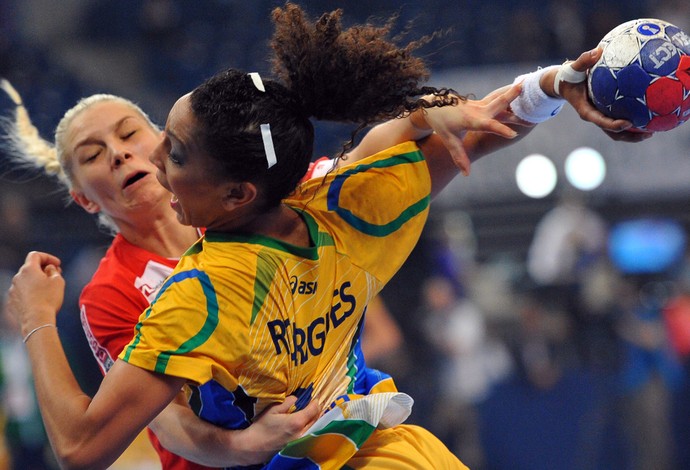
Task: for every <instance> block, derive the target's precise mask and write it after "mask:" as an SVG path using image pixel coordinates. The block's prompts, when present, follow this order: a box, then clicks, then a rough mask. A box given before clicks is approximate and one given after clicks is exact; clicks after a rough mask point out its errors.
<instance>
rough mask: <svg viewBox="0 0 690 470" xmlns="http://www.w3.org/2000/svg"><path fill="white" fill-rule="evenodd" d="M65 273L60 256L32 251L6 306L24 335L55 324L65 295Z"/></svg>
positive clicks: (8, 297)
mask: <svg viewBox="0 0 690 470" xmlns="http://www.w3.org/2000/svg"><path fill="white" fill-rule="evenodd" d="M61 273H62V270H61V268H60V260H59V259H58V258H57V257H55V256H53V255H49V254H47V253H40V252H38V251H32V252H31V253H29V254H28V255H27V257H26V261H25V262H24V265H23V266H22V267H21V268H20V269H19V271H18V272H17V274H15V276H14V278H13V279H12V285H11V286H10V288H9V290H8V293H7V299H6V305H5V307H6V311H7V313H8V315H10V317H12V318H14V319H15V321H16V322H17V324H18V325H19V327H20V329H21V333H22V336H25V335H26V334H27V333H28V332H29V331H31V330H32V329H34V328H36V327H37V326H40V325H45V324H47V323H52V324H55V317H56V315H57V312H58V310H60V307H61V306H62V301H63V299H64V293H65V280H64V279H63V278H62V274H61Z"/></svg>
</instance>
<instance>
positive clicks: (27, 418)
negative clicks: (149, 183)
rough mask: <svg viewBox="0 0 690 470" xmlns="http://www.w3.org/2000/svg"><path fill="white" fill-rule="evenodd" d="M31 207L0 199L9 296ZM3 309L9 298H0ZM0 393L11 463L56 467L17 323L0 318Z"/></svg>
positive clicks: (10, 197)
mask: <svg viewBox="0 0 690 470" xmlns="http://www.w3.org/2000/svg"><path fill="white" fill-rule="evenodd" d="M29 211H30V206H29V202H28V201H27V200H26V198H25V197H24V196H23V195H22V194H21V193H20V192H15V191H8V190H6V191H4V194H3V195H2V198H1V199H0V220H2V221H3V223H2V224H0V260H1V261H0V293H1V295H2V297H3V298H4V294H5V292H7V289H8V288H9V286H10V284H11V282H12V276H13V275H14V273H15V272H16V271H17V270H18V269H19V267H20V266H21V264H22V262H23V261H24V257H25V256H26V253H27V251H28V246H29V243H30V239H29V234H30V233H31V231H30V229H29ZM0 302H1V303H0V305H4V300H3V299H0ZM0 371H1V373H0V377H1V378H2V380H1V381H0V394H1V395H2V408H3V410H2V411H3V414H4V416H5V428H4V435H5V440H6V442H7V449H8V452H9V459H10V465H11V467H10V468H12V469H15V470H45V469H48V468H55V461H54V458H53V454H52V451H51V449H50V445H49V443H48V439H47V436H46V434H45V430H44V428H43V421H42V420H41V415H40V412H39V409H38V403H37V401H36V396H35V394H34V387H33V383H32V378H31V368H30V365H29V361H28V358H27V356H26V350H25V349H24V345H23V344H22V340H21V337H20V336H19V333H18V327H17V325H15V324H13V323H12V322H10V321H9V319H8V318H7V317H6V316H5V315H4V313H2V314H0Z"/></svg>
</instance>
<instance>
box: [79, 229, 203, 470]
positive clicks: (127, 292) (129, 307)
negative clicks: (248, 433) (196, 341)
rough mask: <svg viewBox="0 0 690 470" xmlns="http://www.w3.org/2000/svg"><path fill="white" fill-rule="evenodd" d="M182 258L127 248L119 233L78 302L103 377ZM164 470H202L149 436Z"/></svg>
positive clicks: (83, 325)
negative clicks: (166, 256)
mask: <svg viewBox="0 0 690 470" xmlns="http://www.w3.org/2000/svg"><path fill="white" fill-rule="evenodd" d="M177 261H178V259H177V258H174V259H171V258H164V257H162V256H158V255H156V254H154V253H151V252H149V251H147V250H144V249H143V248H140V247H138V246H135V245H133V244H131V243H129V242H128V241H127V240H125V238H124V237H123V236H122V235H120V234H118V235H116V236H115V239H114V240H113V242H112V244H111V245H110V248H108V251H107V252H106V254H105V256H104V257H103V259H102V260H101V262H100V264H99V265H98V269H97V270H96V273H95V274H94V275H93V278H92V279H91V281H90V282H89V283H88V284H87V285H86V287H84V290H82V292H81V296H80V297H79V306H80V315H81V324H82V327H83V328H84V333H85V334H86V338H87V340H88V342H89V346H90V347H91V350H92V351H93V354H94V356H95V357H96V360H97V361H98V365H99V366H100V368H101V371H102V372H103V373H104V374H105V373H106V372H107V371H108V370H109V369H110V367H111V366H112V365H113V363H114V361H115V359H117V356H118V355H119V354H120V352H121V351H122V349H123V348H124V347H125V345H127V344H128V343H129V342H130V340H131V339H132V337H133V336H134V326H135V325H136V324H137V322H138V321H139V316H140V315H141V313H142V312H143V311H144V310H146V308H147V307H148V306H149V303H150V302H151V300H153V297H154V296H155V294H156V293H157V292H158V289H159V288H160V286H161V285H162V284H163V281H164V280H165V278H167V277H168V275H169V274H170V273H171V272H172V270H173V268H174V267H175V265H176V264H177ZM148 434H149V439H150V440H151V443H152V444H153V447H154V448H155V449H156V452H157V453H158V456H159V458H160V460H161V465H162V467H163V469H164V470H203V469H208V468H209V467H204V466H202V465H198V464H195V463H192V462H189V461H187V460H185V459H183V458H182V457H180V456H178V455H175V454H173V453H172V452H169V451H167V450H166V449H164V448H163V447H162V446H161V445H160V443H159V442H158V439H157V438H156V436H155V435H154V434H153V432H151V431H149V432H148Z"/></svg>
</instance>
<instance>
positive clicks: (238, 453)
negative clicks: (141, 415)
mask: <svg viewBox="0 0 690 470" xmlns="http://www.w3.org/2000/svg"><path fill="white" fill-rule="evenodd" d="M296 400H297V399H296V397H294V396H290V397H288V398H287V399H286V400H285V402H283V403H281V404H279V405H274V406H272V407H270V408H268V409H267V410H266V411H264V412H263V413H262V414H261V415H260V416H259V417H257V418H256V419H255V420H254V422H253V423H252V425H251V426H249V427H248V428H246V429H242V430H229V429H223V428H220V427H217V426H214V425H213V424H211V423H208V422H206V421H204V420H202V419H200V418H199V417H198V416H197V415H196V414H194V412H193V411H192V410H191V408H189V406H188V404H187V401H186V400H185V398H184V395H183V394H180V395H178V397H177V398H176V400H175V401H174V402H173V403H171V404H170V405H168V406H167V407H166V408H165V409H164V410H163V411H162V412H161V414H159V415H158V416H157V417H156V419H155V420H153V421H152V422H151V423H150V424H149V428H151V430H152V431H153V432H154V433H155V434H156V437H158V439H159V441H160V443H161V445H163V447H165V448H166V449H168V450H170V451H171V452H173V453H175V454H177V455H180V456H182V457H184V458H185V459H187V460H190V461H192V462H196V463H199V464H201V465H206V466H209V467H234V466H239V465H254V464H259V463H262V462H266V461H268V460H269V459H270V458H271V457H273V456H274V455H275V454H276V453H277V452H279V451H280V449H282V448H283V447H284V446H285V444H287V443H288V442H290V441H291V440H294V439H297V438H298V437H300V436H301V435H302V434H304V432H305V431H306V430H307V429H308V428H309V426H311V425H312V424H313V422H314V421H315V420H316V419H318V417H319V414H320V410H319V408H318V405H317V404H316V402H313V403H310V404H309V405H308V406H307V407H306V408H305V409H303V410H301V411H297V412H295V413H290V412H289V411H290V408H291V406H292V405H293V404H294V403H295V401H296Z"/></svg>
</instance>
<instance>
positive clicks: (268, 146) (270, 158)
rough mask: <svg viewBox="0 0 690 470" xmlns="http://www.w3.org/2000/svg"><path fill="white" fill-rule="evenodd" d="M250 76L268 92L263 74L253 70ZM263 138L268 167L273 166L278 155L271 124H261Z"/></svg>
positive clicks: (260, 87) (259, 88) (261, 89)
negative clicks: (262, 77)
mask: <svg viewBox="0 0 690 470" xmlns="http://www.w3.org/2000/svg"><path fill="white" fill-rule="evenodd" d="M249 77H251V79H252V82H254V86H255V87H256V88H257V90H259V91H260V92H263V93H265V92H266V88H264V82H263V81H262V80H261V75H259V74H258V73H256V72H251V73H250V74H249ZM261 138H262V139H263V142H264V152H265V153H266V161H267V162H268V168H271V167H272V166H273V165H275V164H276V163H278V157H276V150H275V147H274V146H273V136H272V135H271V125H270V124H261Z"/></svg>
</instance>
